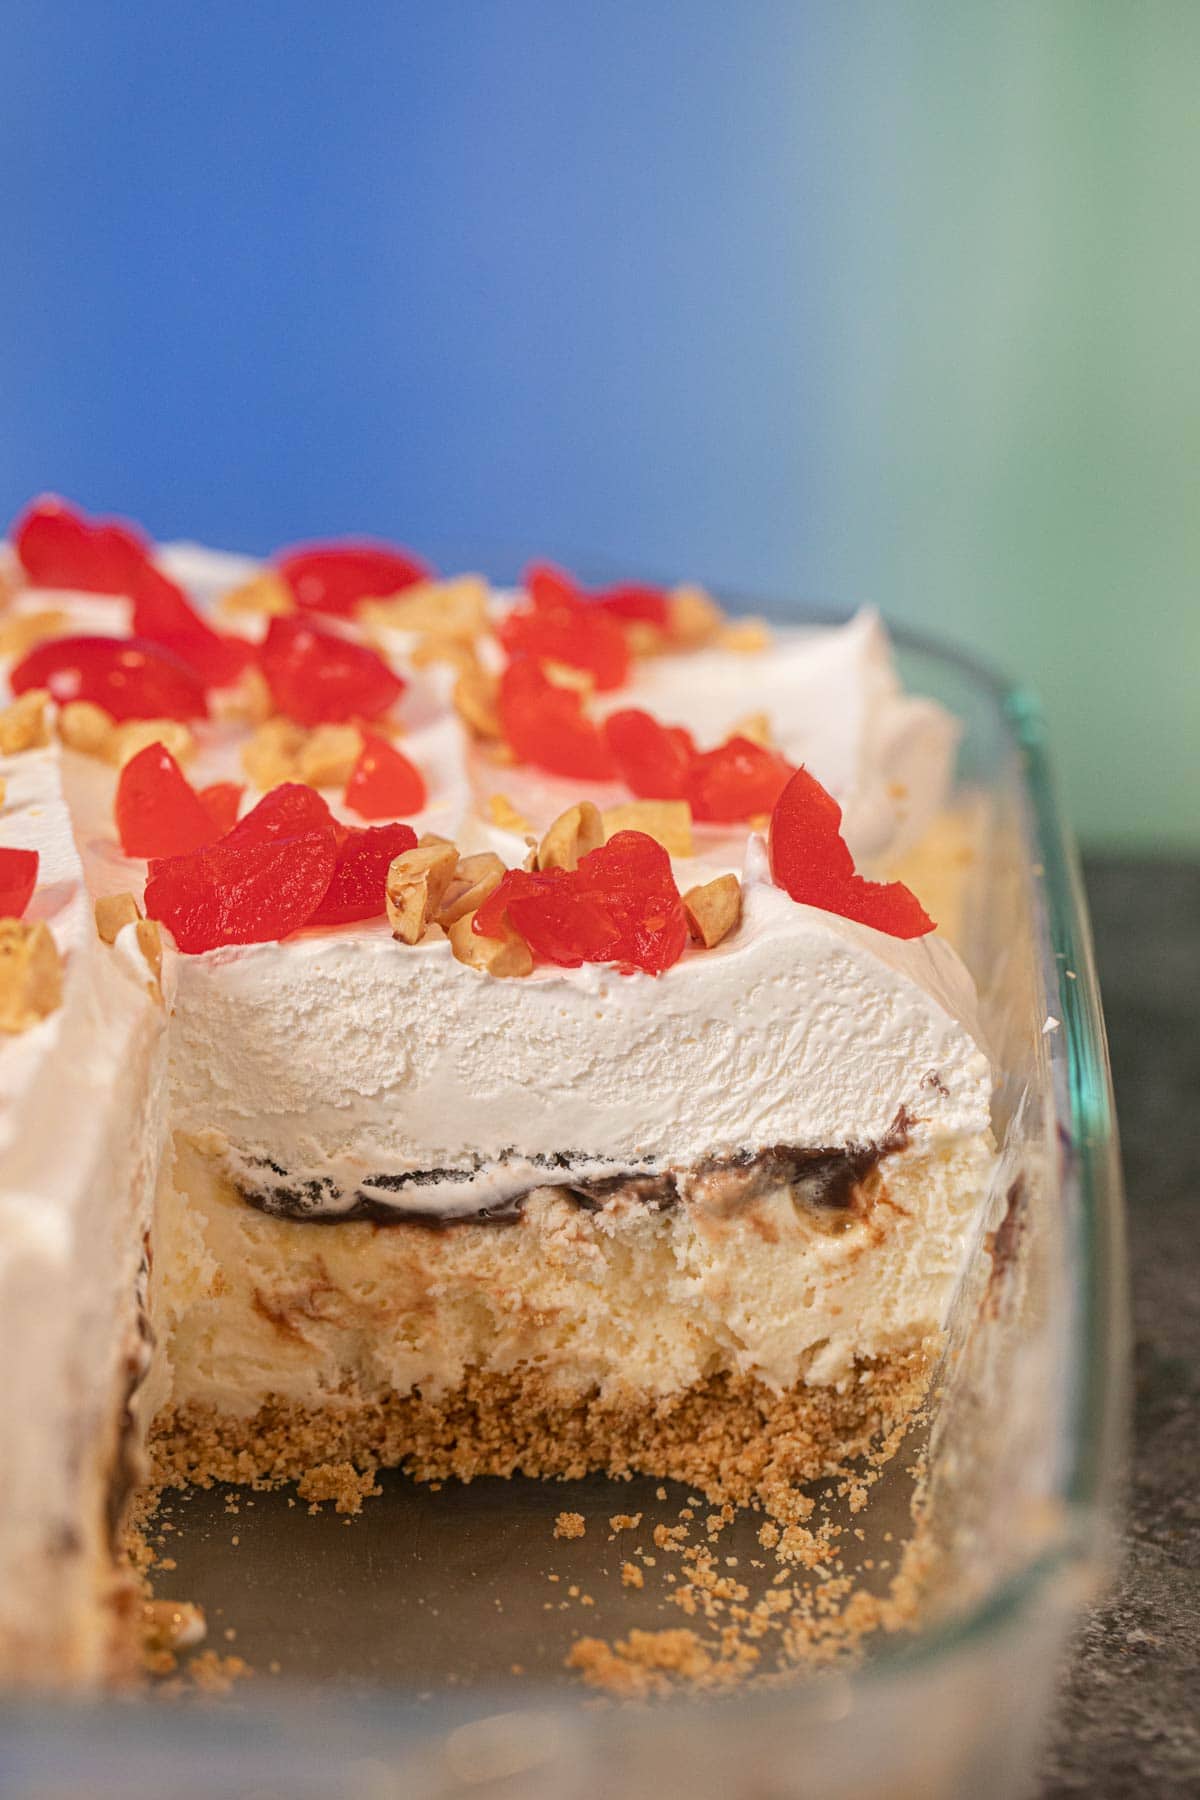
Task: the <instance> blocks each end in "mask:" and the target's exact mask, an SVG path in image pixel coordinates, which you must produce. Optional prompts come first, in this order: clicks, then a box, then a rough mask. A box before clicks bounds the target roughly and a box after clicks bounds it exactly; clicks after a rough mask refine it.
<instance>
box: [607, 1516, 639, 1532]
mask: <svg viewBox="0 0 1200 1800" xmlns="http://www.w3.org/2000/svg"><path fill="white" fill-rule="evenodd" d="M641 1522H642V1515H641V1513H640V1512H637V1513H614V1514H613V1516H612V1518H611V1519H610V1520H609V1521H608V1525H609V1530H610V1531H636V1530H637V1528H638V1526H639V1525H640V1524H641Z"/></svg>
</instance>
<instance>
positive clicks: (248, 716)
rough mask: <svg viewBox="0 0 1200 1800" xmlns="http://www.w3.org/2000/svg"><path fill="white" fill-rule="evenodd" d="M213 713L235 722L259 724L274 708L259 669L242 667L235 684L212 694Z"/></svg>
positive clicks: (269, 692)
mask: <svg viewBox="0 0 1200 1800" xmlns="http://www.w3.org/2000/svg"><path fill="white" fill-rule="evenodd" d="M212 706H213V714H214V716H215V717H216V718H218V719H228V720H231V721H232V722H233V723H235V724H249V725H261V724H262V723H263V722H264V720H266V719H269V718H270V716H271V714H272V712H273V711H274V710H275V702H274V701H273V700H272V698H271V690H270V688H269V687H268V686H267V682H266V677H265V676H264V674H263V672H262V670H261V669H255V668H250V669H243V671H242V673H241V675H240V676H239V678H238V680H237V682H236V683H235V685H234V686H233V687H231V688H221V689H219V690H218V692H217V693H216V694H214V695H213V700H212Z"/></svg>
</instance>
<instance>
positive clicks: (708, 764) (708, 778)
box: [684, 737, 792, 824]
mask: <svg viewBox="0 0 1200 1800" xmlns="http://www.w3.org/2000/svg"><path fill="white" fill-rule="evenodd" d="M791 776H792V765H791V763H790V762H788V761H787V760H786V759H785V758H784V757H782V756H780V755H778V754H777V753H776V752H775V751H774V750H767V749H764V747H763V745H762V744H756V743H754V742H753V741H752V740H751V739H750V738H744V737H731V738H728V739H727V740H726V741H725V743H723V744H718V745H717V747H716V749H715V750H706V751H704V753H703V754H702V755H700V756H697V757H696V758H695V759H694V761H693V763H692V766H691V768H690V769H689V771H688V777H687V781H686V783H685V784H684V794H685V795H686V797H687V800H688V802H689V804H690V806H691V809H692V817H693V818H695V819H703V820H706V821H709V822H712V823H714V824H725V823H732V822H733V821H734V820H736V819H752V818H753V817H754V815H755V814H756V813H768V812H770V810H771V808H772V807H773V806H774V804H775V802H776V800H778V798H779V796H780V794H781V793H782V792H783V790H784V788H785V787H786V786H787V784H788V781H789V780H790V779H791Z"/></svg>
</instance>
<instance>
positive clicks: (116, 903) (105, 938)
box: [96, 893, 142, 944]
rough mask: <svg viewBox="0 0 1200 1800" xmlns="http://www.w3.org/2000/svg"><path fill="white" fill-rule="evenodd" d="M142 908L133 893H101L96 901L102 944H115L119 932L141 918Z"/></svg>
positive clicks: (97, 928) (98, 928)
mask: <svg viewBox="0 0 1200 1800" xmlns="http://www.w3.org/2000/svg"><path fill="white" fill-rule="evenodd" d="M141 916H142V909H141V907H140V906H139V905H138V903H137V901H136V900H135V899H134V897H133V895H132V894H128V893H126V894H101V895H100V897H99V899H98V900H97V901H96V931H97V933H98V934H99V937H100V942H101V943H102V944H115V943H116V941H117V934H118V932H121V931H123V930H124V929H125V927H126V925H132V924H133V922H134V920H135V919H140V918H141Z"/></svg>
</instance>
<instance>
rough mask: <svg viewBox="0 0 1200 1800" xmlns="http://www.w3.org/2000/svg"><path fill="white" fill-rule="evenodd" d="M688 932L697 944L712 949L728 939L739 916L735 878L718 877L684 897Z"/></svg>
mask: <svg viewBox="0 0 1200 1800" xmlns="http://www.w3.org/2000/svg"><path fill="white" fill-rule="evenodd" d="M683 910H684V912H685V913H686V914H687V922H688V930H689V931H690V932H691V934H692V936H693V937H694V938H695V939H696V941H697V943H700V944H703V945H704V948H705V949H706V950H711V949H712V947H713V945H714V944H719V943H720V942H721V939H722V938H724V937H728V936H729V933H730V932H731V931H732V930H733V929H734V927H735V926H736V925H737V924H738V922H739V921H740V919H741V916H742V884H741V882H740V881H739V880H738V878H737V876H736V875H718V876H717V878H716V880H715V881H706V882H705V883H704V884H703V886H701V887H694V888H689V889H688V891H687V893H686V894H685V895H684V896H683Z"/></svg>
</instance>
